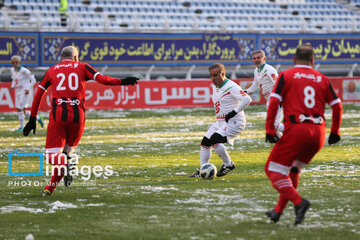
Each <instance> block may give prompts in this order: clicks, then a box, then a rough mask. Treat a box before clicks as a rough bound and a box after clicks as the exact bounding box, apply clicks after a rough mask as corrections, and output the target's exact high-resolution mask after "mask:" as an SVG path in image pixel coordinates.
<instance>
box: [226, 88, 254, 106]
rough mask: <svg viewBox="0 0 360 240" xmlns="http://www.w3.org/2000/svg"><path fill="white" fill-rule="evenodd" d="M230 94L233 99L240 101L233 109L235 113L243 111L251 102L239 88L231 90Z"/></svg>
mask: <svg viewBox="0 0 360 240" xmlns="http://www.w3.org/2000/svg"><path fill="white" fill-rule="evenodd" d="M230 93H231V95H232V96H233V97H234V98H235V99H237V100H240V103H239V105H237V106H236V107H235V108H234V110H235V112H237V113H238V112H241V111H242V110H244V109H245V108H246V107H247V106H248V105H249V104H250V103H251V101H252V99H251V97H250V96H249V95H247V94H246V93H245V92H244V91H243V90H242V89H241V87H240V86H237V87H234V88H232V89H231V90H230Z"/></svg>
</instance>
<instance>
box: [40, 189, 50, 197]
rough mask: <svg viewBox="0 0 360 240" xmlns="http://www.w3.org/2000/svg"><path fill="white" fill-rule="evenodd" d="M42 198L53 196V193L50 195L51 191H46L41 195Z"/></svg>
mask: <svg viewBox="0 0 360 240" xmlns="http://www.w3.org/2000/svg"><path fill="white" fill-rule="evenodd" d="M41 196H42V197H47V196H51V193H50V191H49V190H44V191H43V192H42V193H41Z"/></svg>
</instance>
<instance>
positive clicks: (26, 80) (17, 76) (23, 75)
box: [10, 66, 36, 94]
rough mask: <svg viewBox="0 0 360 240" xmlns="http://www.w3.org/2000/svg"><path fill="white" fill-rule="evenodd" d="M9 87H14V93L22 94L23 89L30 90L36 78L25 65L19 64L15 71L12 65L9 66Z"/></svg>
mask: <svg viewBox="0 0 360 240" xmlns="http://www.w3.org/2000/svg"><path fill="white" fill-rule="evenodd" d="M10 71H11V79H12V83H11V87H12V88H15V90H16V94H23V93H24V91H25V90H29V91H30V90H31V88H32V87H33V85H34V84H35V82H36V80H35V77H34V75H33V74H32V73H31V72H30V71H29V70H28V69H27V68H25V67H23V66H20V69H19V70H18V71H16V70H15V69H14V67H12V68H11V70H10Z"/></svg>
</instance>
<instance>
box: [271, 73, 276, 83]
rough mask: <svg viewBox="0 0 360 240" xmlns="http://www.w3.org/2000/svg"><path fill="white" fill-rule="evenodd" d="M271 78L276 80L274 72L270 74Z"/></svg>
mask: <svg viewBox="0 0 360 240" xmlns="http://www.w3.org/2000/svg"><path fill="white" fill-rule="evenodd" d="M271 78H272V79H273V80H274V81H275V80H276V75H275V73H273V74H271Z"/></svg>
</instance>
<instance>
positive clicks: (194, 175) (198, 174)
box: [189, 169, 200, 177]
mask: <svg viewBox="0 0 360 240" xmlns="http://www.w3.org/2000/svg"><path fill="white" fill-rule="evenodd" d="M189 177H200V171H199V169H196V172H195V173H194V174H193V175H190V176H189Z"/></svg>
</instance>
